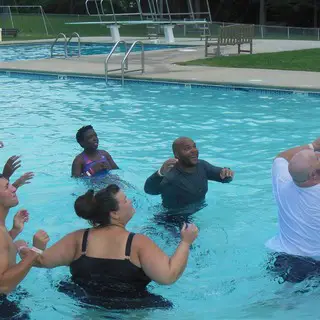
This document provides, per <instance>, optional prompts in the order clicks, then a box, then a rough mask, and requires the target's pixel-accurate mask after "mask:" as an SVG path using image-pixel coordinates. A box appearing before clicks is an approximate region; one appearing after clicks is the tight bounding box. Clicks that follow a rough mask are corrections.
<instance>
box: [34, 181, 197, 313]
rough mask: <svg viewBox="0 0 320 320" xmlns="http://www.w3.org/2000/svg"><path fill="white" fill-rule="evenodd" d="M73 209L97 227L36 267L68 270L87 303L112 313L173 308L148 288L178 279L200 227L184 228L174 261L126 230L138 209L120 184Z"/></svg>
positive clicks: (66, 241)
mask: <svg viewBox="0 0 320 320" xmlns="http://www.w3.org/2000/svg"><path fill="white" fill-rule="evenodd" d="M74 207H75V211H76V214H77V215H78V216H79V217H81V218H83V219H86V220H87V221H88V222H89V223H90V224H91V225H92V228H90V229H86V230H78V231H75V232H72V233H70V234H68V235H67V236H65V237H64V238H63V239H61V240H60V241H59V242H57V243H56V244H54V245H53V246H52V247H50V248H48V249H47V250H45V251H44V252H43V254H42V255H40V256H39V258H38V261H37V266H38V267H42V268H55V267H58V266H69V267H70V272H71V276H72V277H71V279H72V281H73V283H75V284H76V285H77V288H81V291H83V292H84V294H85V296H86V299H85V302H89V303H94V304H99V305H101V306H104V307H107V308H111V309H114V308H116V309H122V308H123V309H128V308H147V307H152V308H157V307H160V308H167V307H170V306H171V303H170V302H169V301H167V300H165V299H163V298H162V297H159V296H156V295H152V294H150V293H149V292H148V291H147V289H146V287H147V285H148V284H149V283H150V282H151V281H155V282H156V283H158V284H164V285H169V284H172V283H174V282H175V281H177V280H178V279H179V277H180V276H181V275H182V273H183V271H184V269H185V267H186V265H187V261H188V255H189V249H190V245H191V244H192V243H193V241H194V240H195V239H196V238H197V235H198V229H197V227H196V226H195V225H193V224H189V225H186V224H185V225H184V226H183V227H182V230H181V241H180V243H179V245H178V246H177V248H176V251H175V253H174V254H173V256H172V257H169V256H167V255H166V254H165V253H164V252H163V251H162V250H161V249H160V248H159V247H158V246H157V245H156V244H155V243H154V242H153V241H152V240H151V239H149V238H148V237H146V236H144V235H142V234H134V233H131V232H129V231H127V230H126V225H127V223H128V222H129V221H130V219H131V218H132V217H133V215H134V212H135V209H134V208H133V207H132V203H131V201H130V200H129V199H128V198H127V197H126V195H125V194H124V193H123V191H121V190H120V189H119V187H118V186H116V185H109V186H108V187H107V188H105V189H102V190H100V191H99V192H97V193H96V194H94V191H93V190H89V191H88V192H87V193H86V194H84V195H82V196H80V197H79V198H78V199H77V200H76V201H75V205H74ZM73 291H74V292H75V291H77V290H74V289H73ZM78 296H79V294H78Z"/></svg>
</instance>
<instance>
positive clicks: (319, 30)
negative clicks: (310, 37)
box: [318, 28, 320, 40]
mask: <svg viewBox="0 0 320 320" xmlns="http://www.w3.org/2000/svg"><path fill="white" fill-rule="evenodd" d="M318 40H320V28H318Z"/></svg>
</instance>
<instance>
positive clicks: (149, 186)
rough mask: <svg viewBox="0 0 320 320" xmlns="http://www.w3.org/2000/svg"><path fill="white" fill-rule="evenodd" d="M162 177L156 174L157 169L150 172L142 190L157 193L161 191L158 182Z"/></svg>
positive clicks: (159, 182)
mask: <svg viewBox="0 0 320 320" xmlns="http://www.w3.org/2000/svg"><path fill="white" fill-rule="evenodd" d="M162 179H163V177H161V176H160V175H159V174H158V171H156V172H155V173H154V174H152V175H151V176H150V177H149V178H148V179H147V181H146V183H145V184H144V191H145V193H148V194H152V195H157V194H160V193H161V190H160V184H161V181H162Z"/></svg>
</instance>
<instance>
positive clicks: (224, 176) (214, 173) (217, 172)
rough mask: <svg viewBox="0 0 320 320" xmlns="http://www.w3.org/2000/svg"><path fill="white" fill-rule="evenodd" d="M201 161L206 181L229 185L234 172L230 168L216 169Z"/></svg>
mask: <svg viewBox="0 0 320 320" xmlns="http://www.w3.org/2000/svg"><path fill="white" fill-rule="evenodd" d="M202 161H203V165H204V166H205V170H206V172H207V177H208V180H212V181H217V182H222V183H229V182H231V181H232V180H233V176H234V172H233V171H232V170H231V169H230V168H221V167H216V166H213V165H212V164H210V163H209V162H207V161H204V160H202Z"/></svg>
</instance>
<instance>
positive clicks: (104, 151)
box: [99, 150, 110, 157]
mask: <svg viewBox="0 0 320 320" xmlns="http://www.w3.org/2000/svg"><path fill="white" fill-rule="evenodd" d="M99 152H100V153H102V154H103V155H105V156H107V157H110V153H109V152H108V151H106V150H99Z"/></svg>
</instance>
